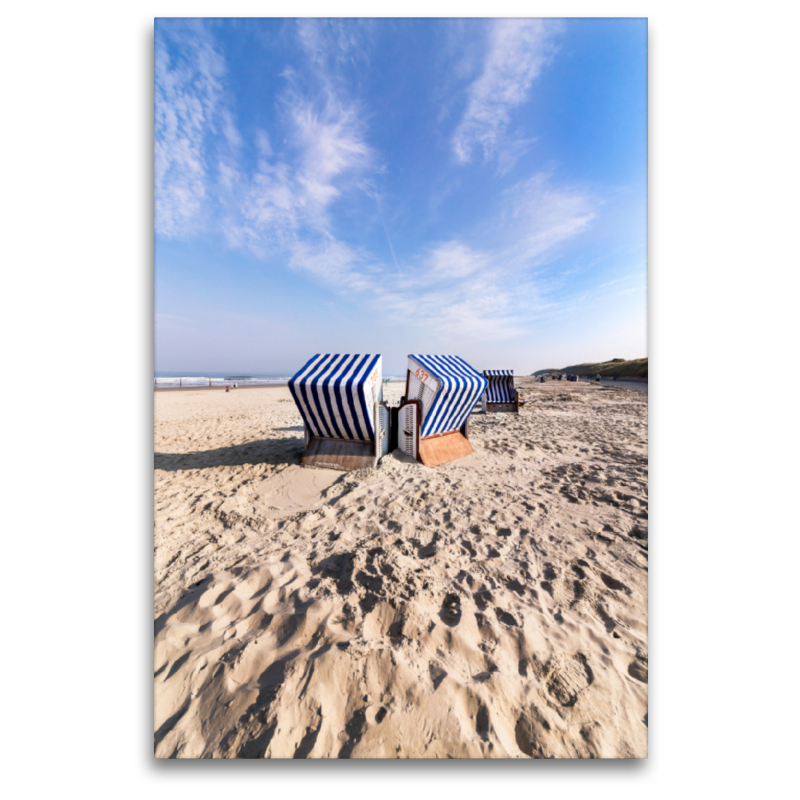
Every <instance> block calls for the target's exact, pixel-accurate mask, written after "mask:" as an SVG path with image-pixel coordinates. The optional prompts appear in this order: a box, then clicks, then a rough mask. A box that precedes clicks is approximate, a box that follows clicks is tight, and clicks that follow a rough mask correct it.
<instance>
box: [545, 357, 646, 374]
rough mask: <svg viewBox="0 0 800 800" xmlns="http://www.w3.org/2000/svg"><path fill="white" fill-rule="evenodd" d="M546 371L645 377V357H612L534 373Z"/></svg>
mask: <svg viewBox="0 0 800 800" xmlns="http://www.w3.org/2000/svg"><path fill="white" fill-rule="evenodd" d="M546 372H549V373H550V374H551V375H552V374H558V373H559V372H561V373H563V374H572V375H600V376H601V377H603V378H613V377H614V376H616V377H617V378H646V377H647V359H646V358H634V359H632V360H631V361H626V360H625V359H624V358H612V359H611V361H601V362H600V363H598V364H574V365H573V366H571V367H563V368H562V369H540V370H538V371H537V372H534V373H533V374H534V376H536V375H544V374H545V373H546Z"/></svg>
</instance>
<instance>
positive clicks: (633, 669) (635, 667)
mask: <svg viewBox="0 0 800 800" xmlns="http://www.w3.org/2000/svg"><path fill="white" fill-rule="evenodd" d="M628 675H630V676H631V678H635V679H636V680H637V681H641V682H642V683H647V664H646V663H644V662H642V661H639V659H636V661H631V663H630V664H628Z"/></svg>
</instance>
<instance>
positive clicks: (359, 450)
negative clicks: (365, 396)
mask: <svg viewBox="0 0 800 800" xmlns="http://www.w3.org/2000/svg"><path fill="white" fill-rule="evenodd" d="M374 419H375V427H376V431H375V439H374V440H373V441H371V442H357V441H353V440H352V439H329V438H326V437H322V436H314V435H312V434H310V433H309V431H308V426H307V425H306V424H305V423H304V424H303V435H304V438H305V450H304V452H303V455H302V457H301V458H300V464H301V465H302V466H304V467H324V468H325V469H340V470H344V471H350V470H356V469H374V468H375V467H377V466H378V464H379V463H380V460H381V458H383V456H385V455H386V453H387V452H388V450H389V424H390V420H391V414H390V412H389V407H388V406H387V405H386V403H385V402H384V401H383V400H378V401H377V402H376V403H375V416H374Z"/></svg>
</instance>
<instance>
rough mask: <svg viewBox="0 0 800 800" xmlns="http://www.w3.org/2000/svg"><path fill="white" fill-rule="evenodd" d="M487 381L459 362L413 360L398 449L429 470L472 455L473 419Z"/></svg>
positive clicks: (400, 413) (444, 358)
mask: <svg viewBox="0 0 800 800" xmlns="http://www.w3.org/2000/svg"><path fill="white" fill-rule="evenodd" d="M485 390H486V378H484V377H483V375H481V374H480V372H478V371H477V370H475V369H473V368H472V367H471V366H470V365H469V364H467V362H466V361H464V360H463V359H461V358H459V357H458V356H422V355H409V357H408V374H407V377H406V394H405V399H404V401H403V402H402V403H401V404H400V409H399V410H398V414H397V417H398V419H397V444H398V447H399V448H400V449H401V450H402V451H403V452H404V453H406V454H408V455H410V456H411V457H412V458H415V459H417V461H421V462H422V463H423V464H425V466H427V467H435V466H437V465H438V464H445V463H447V462H448V461H455V459H457V458H462V457H463V456H468V455H470V453H473V452H474V450H473V449H472V445H471V444H470V443H469V417H470V414H471V413H472V409H473V408H474V407H475V403H476V402H477V401H478V400H479V399H480V398H481V396H482V395H483V393H484V391H485Z"/></svg>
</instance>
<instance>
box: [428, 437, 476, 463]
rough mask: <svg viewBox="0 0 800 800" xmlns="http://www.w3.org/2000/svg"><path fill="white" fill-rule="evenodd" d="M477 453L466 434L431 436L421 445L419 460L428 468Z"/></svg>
mask: <svg viewBox="0 0 800 800" xmlns="http://www.w3.org/2000/svg"><path fill="white" fill-rule="evenodd" d="M474 452H475V451H474V450H473V449H472V445H471V444H470V443H469V440H468V439H467V438H466V437H465V436H464V434H462V433H460V432H458V431H454V432H453V433H446V434H444V436H431V437H430V438H429V439H422V440H421V441H420V443H419V460H420V461H421V462H422V463H423V464H424V465H425V466H426V467H435V466H438V465H439V464H446V463H447V462H448V461H455V460H456V459H457V458H463V457H464V456H469V455H472V453H474Z"/></svg>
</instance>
